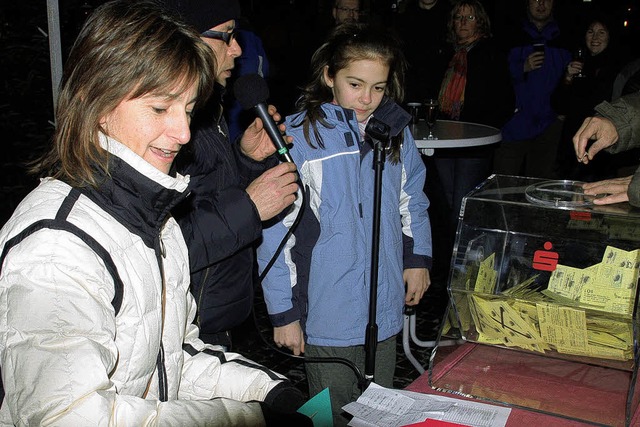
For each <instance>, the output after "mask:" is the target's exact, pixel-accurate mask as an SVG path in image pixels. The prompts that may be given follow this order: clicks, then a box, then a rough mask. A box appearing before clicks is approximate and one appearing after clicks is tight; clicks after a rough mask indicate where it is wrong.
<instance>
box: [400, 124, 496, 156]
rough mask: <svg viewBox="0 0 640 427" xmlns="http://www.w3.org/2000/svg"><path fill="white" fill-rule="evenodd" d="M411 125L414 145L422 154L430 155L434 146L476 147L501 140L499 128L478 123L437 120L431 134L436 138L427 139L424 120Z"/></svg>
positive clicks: (427, 132) (426, 128) (427, 129)
mask: <svg viewBox="0 0 640 427" xmlns="http://www.w3.org/2000/svg"><path fill="white" fill-rule="evenodd" d="M409 126H411V133H412V134H413V138H414V139H415V141H416V147H418V149H419V150H420V152H421V153H422V154H424V155H427V156H431V155H433V152H434V150H435V149H436V148H458V147H476V146H479V145H489V144H496V143H498V142H500V141H501V140H502V134H501V133H500V129H498V128H494V127H493V126H487V125H481V124H478V123H469V122H459V121H454V120H438V121H437V122H436V125H435V126H434V128H433V134H434V135H435V136H436V138H438V139H427V135H429V128H428V127H427V123H426V122H425V121H422V120H421V121H418V123H416V124H412V125H409Z"/></svg>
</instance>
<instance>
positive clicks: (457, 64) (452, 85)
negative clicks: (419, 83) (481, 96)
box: [439, 47, 467, 120]
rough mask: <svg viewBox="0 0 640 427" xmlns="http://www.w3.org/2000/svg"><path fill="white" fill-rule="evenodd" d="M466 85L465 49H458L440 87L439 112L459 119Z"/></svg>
mask: <svg viewBox="0 0 640 427" xmlns="http://www.w3.org/2000/svg"><path fill="white" fill-rule="evenodd" d="M466 85H467V49H466V47H462V48H460V49H458V50H457V51H456V53H455V55H453V58H451V61H450V62H449V68H447V72H446V73H445V75H444V79H443V80H442V86H441V87H440V95H439V102H440V112H441V113H444V114H445V115H447V116H448V117H449V118H450V119H453V120H460V113H461V112H462V107H463V106H464V88H465V86H466Z"/></svg>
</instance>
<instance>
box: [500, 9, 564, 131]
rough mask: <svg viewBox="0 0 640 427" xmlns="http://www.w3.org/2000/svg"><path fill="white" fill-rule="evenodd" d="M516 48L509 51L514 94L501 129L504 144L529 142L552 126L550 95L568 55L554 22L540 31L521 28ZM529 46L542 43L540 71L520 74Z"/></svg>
mask: <svg viewBox="0 0 640 427" xmlns="http://www.w3.org/2000/svg"><path fill="white" fill-rule="evenodd" d="M522 32H523V33H524V34H522V35H521V37H516V39H517V40H518V41H519V43H518V45H516V46H515V47H513V48H511V49H510V50H509V55H508V59H509V69H510V72H511V79H512V82H513V86H514V89H515V93H516V112H515V114H514V115H513V117H512V118H511V120H509V121H508V122H507V124H505V126H504V128H503V129H502V139H503V140H504V141H519V140H525V139H532V138H535V137H537V136H538V135H540V134H542V132H544V130H545V129H546V128H547V127H548V126H549V125H550V124H551V123H553V122H554V121H555V120H556V118H557V114H556V112H555V111H554V110H553V108H552V107H551V94H552V93H553V91H554V90H555V88H556V86H557V85H558V82H559V81H560V79H561V78H562V75H563V73H564V71H565V68H566V66H567V64H569V61H570V60H571V54H570V53H569V51H568V50H567V49H565V48H564V47H562V45H561V42H560V39H559V38H560V29H559V27H558V25H557V23H556V22H555V21H552V22H550V23H549V24H547V25H546V26H545V27H544V28H543V29H542V31H538V29H537V28H536V27H535V26H534V25H533V24H532V23H531V22H529V21H526V22H525V23H524V24H523V27H522ZM533 43H544V44H545V48H544V63H543V65H542V67H541V68H539V69H537V70H533V71H530V72H528V73H525V72H524V63H525V61H526V60H527V57H528V56H529V55H530V54H531V53H532V52H533Z"/></svg>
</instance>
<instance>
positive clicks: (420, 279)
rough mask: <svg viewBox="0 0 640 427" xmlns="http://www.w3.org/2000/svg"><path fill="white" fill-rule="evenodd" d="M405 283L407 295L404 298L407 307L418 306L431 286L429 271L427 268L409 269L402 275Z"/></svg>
mask: <svg viewBox="0 0 640 427" xmlns="http://www.w3.org/2000/svg"><path fill="white" fill-rule="evenodd" d="M402 278H403V279H404V283H405V284H406V285H407V293H406V295H405V298H404V303H405V304H406V305H417V304H418V303H419V302H420V300H421V299H422V296H423V295H424V293H425V292H427V289H429V285H431V277H430V276H429V270H427V269H426V268H407V269H405V270H404V272H403V273H402Z"/></svg>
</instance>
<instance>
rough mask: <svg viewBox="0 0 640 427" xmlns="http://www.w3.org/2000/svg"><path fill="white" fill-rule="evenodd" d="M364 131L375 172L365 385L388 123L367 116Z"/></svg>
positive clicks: (370, 364) (372, 352)
mask: <svg viewBox="0 0 640 427" xmlns="http://www.w3.org/2000/svg"><path fill="white" fill-rule="evenodd" d="M365 134H366V135H368V136H369V137H370V138H371V142H372V144H373V169H374V171H375V181H374V193H373V233H372V234H373V238H372V242H371V284H370V288H369V323H368V324H367V330H366V334H365V340H364V348H365V365H364V366H365V371H364V379H365V382H366V383H367V384H366V386H368V385H369V384H370V383H371V382H373V380H374V372H375V366H376V364H375V360H376V348H377V345H378V325H377V323H376V312H377V304H378V259H379V257H380V211H381V199H382V171H383V169H384V162H385V157H386V156H385V149H386V148H387V146H388V145H389V143H390V141H391V137H390V128H389V125H387V124H385V123H383V122H381V121H380V120H378V119H376V118H375V117H371V119H370V120H369V123H367V127H366V128H365Z"/></svg>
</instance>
